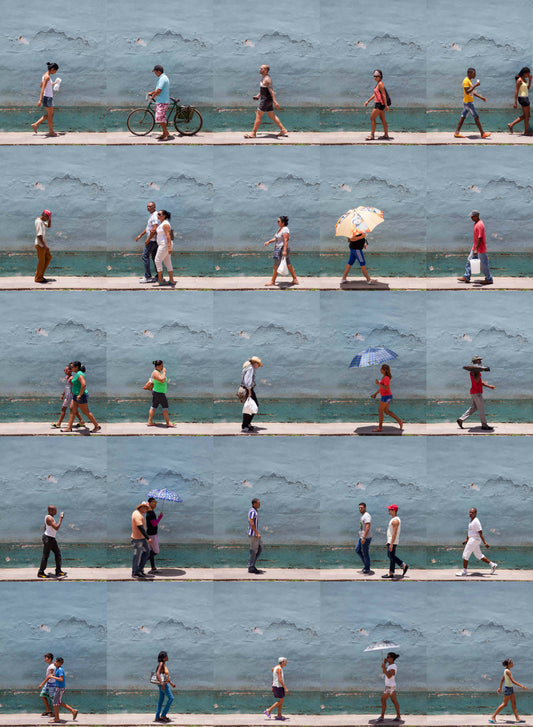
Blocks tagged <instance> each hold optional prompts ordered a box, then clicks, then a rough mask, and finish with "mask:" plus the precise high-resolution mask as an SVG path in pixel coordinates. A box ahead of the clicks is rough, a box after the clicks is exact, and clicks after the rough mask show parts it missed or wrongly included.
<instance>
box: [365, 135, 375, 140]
mask: <svg viewBox="0 0 533 727" xmlns="http://www.w3.org/2000/svg"><path fill="white" fill-rule="evenodd" d="M365 141H374V137H373V136H367V137H366V138H365Z"/></svg>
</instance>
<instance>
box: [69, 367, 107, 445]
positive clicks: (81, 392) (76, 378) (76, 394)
mask: <svg viewBox="0 0 533 727" xmlns="http://www.w3.org/2000/svg"><path fill="white" fill-rule="evenodd" d="M70 368H71V369H72V376H71V377H70V383H71V385H72V402H71V404H70V416H69V419H68V424H67V428H66V429H62V430H61V431H62V432H71V431H72V424H73V423H74V419H75V417H76V415H77V413H78V407H79V408H80V409H81V410H82V412H83V413H84V414H85V416H86V417H87V418H88V419H89V420H90V422H91V424H92V425H93V430H92V432H93V434H94V433H95V432H99V431H100V429H101V428H102V427H101V426H100V425H99V424H98V422H97V421H96V419H95V418H94V417H93V415H92V414H91V412H90V411H89V392H88V391H87V381H86V380H85V376H84V375H83V374H84V373H85V366H82V365H81V361H73V362H72V363H71V364H70Z"/></svg>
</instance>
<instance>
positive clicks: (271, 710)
mask: <svg viewBox="0 0 533 727" xmlns="http://www.w3.org/2000/svg"><path fill="white" fill-rule="evenodd" d="M283 699H284V697H282V698H281V699H278V701H277V702H274V704H273V705H272V706H271V707H268V709H265V712H268V714H270V713H271V712H273V711H274V710H275V709H276V707H277V708H278V717H280V718H281V717H282V714H281V709H282V707H283Z"/></svg>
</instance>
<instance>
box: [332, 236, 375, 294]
mask: <svg viewBox="0 0 533 727" xmlns="http://www.w3.org/2000/svg"><path fill="white" fill-rule="evenodd" d="M348 247H349V248H350V257H349V258H348V262H347V263H346V267H345V268H344V273H343V274H342V280H341V285H346V284H347V282H348V273H349V272H350V269H351V267H352V265H353V264H354V262H355V261H356V260H357V262H358V263H359V267H360V268H361V272H362V273H363V275H364V276H365V280H366V282H367V283H368V284H369V285H373V284H375V283H377V282H378V281H377V280H375V279H374V278H371V277H370V275H369V274H368V270H367V269H366V260H365V256H364V254H363V250H366V248H367V247H368V243H367V241H366V237H365V236H364V235H357V234H356V235H354V236H353V237H349V238H348Z"/></svg>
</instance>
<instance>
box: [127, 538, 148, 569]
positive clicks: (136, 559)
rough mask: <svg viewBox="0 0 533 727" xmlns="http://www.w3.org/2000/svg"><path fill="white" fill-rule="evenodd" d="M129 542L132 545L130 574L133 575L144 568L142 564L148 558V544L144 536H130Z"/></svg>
mask: <svg viewBox="0 0 533 727" xmlns="http://www.w3.org/2000/svg"><path fill="white" fill-rule="evenodd" d="M131 544H132V545H133V562H132V565H131V575H132V576H134V575H135V574H136V573H138V572H139V571H140V570H142V569H143V568H144V564H145V563H146V561H147V560H148V556H149V555H150V546H149V545H148V541H147V540H146V539H145V538H140V539H139V540H136V539H135V538H132V539H131Z"/></svg>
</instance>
